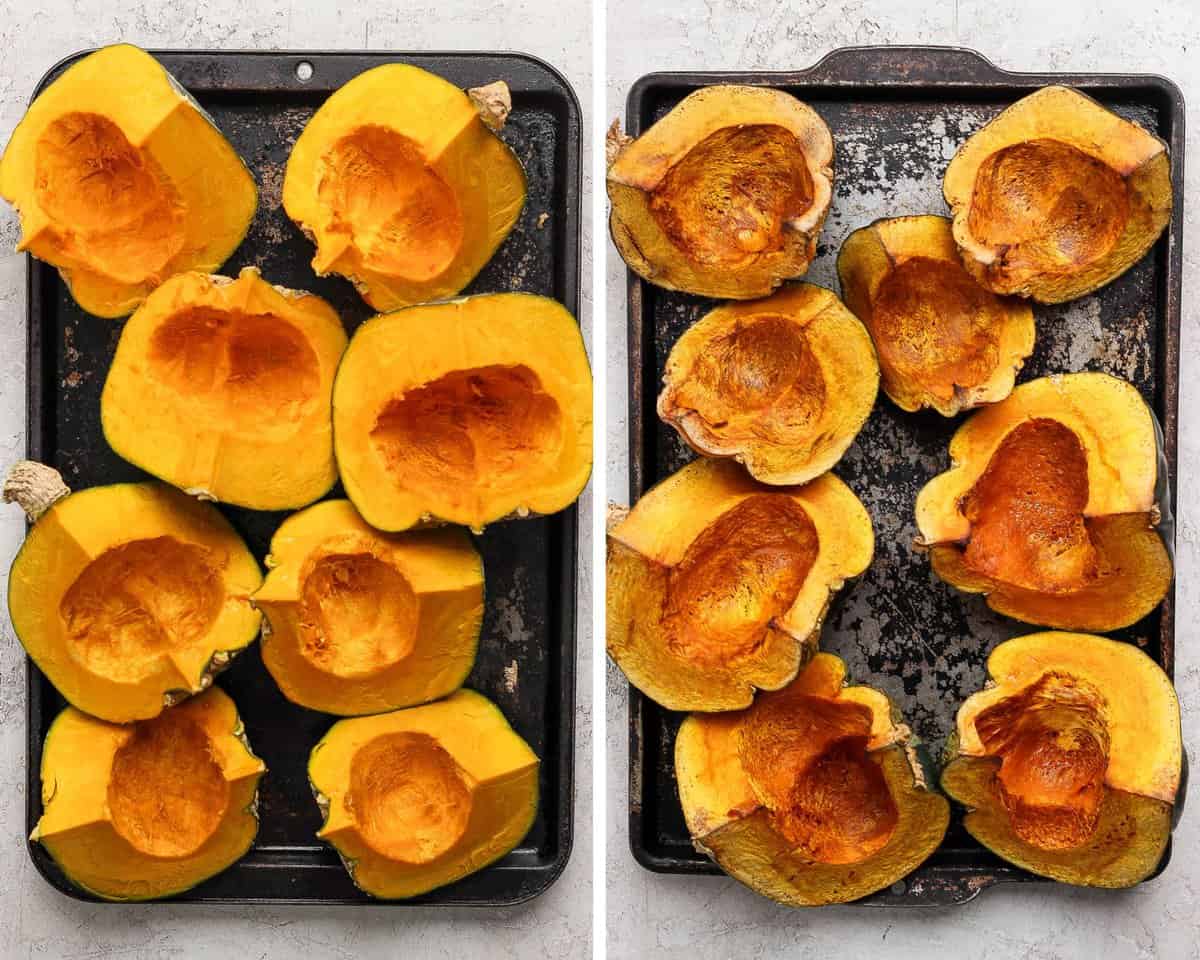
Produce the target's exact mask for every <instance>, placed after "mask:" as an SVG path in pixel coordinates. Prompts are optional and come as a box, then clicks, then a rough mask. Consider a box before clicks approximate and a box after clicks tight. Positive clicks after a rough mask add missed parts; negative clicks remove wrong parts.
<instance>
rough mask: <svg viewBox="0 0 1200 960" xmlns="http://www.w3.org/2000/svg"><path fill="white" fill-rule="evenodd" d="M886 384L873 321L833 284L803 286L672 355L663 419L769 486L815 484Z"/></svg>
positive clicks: (750, 307) (714, 318)
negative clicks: (862, 319)
mask: <svg viewBox="0 0 1200 960" xmlns="http://www.w3.org/2000/svg"><path fill="white" fill-rule="evenodd" d="M878 390H879V365H878V364H877V363H876V360H875V350H874V348H873V347H872V346H871V338H870V337H869V336H868V334H867V331H866V330H865V329H864V328H863V325H862V324H861V323H859V321H858V320H857V319H856V318H855V316H854V314H852V313H851V312H850V311H849V310H847V309H846V307H845V306H844V305H843V304H842V302H841V301H840V300H839V299H838V298H837V297H835V296H834V295H833V294H832V293H830V292H829V291H828V290H826V289H825V288H824V287H817V286H813V285H812V284H811V283H799V284H795V285H793V286H790V287H788V288H786V289H784V290H780V291H779V292H778V293H776V294H774V295H773V296H770V297H767V298H766V299H764V300H755V301H753V302H751V303H733V304H727V305H725V306H723V307H718V308H717V309H716V310H713V311H712V312H710V313H708V314H706V315H705V316H704V317H702V318H701V319H700V320H699V321H697V322H696V323H694V324H692V326H691V327H689V328H688V330H687V331H686V332H685V333H684V334H683V336H682V337H680V338H679V340H678V341H677V342H676V344H675V346H674V347H672V348H671V353H670V355H669V356H668V357H667V364H666V368H665V369H664V371H663V390H662V393H661V394H659V397H658V415H659V416H660V417H661V418H662V419H663V421H665V422H666V423H668V424H670V425H671V426H672V427H674V428H675V429H676V430H677V431H679V435H680V436H681V437H683V439H684V440H685V441H687V443H688V444H689V445H690V446H691V447H692V448H693V449H695V450H697V451H698V452H700V453H703V454H706V455H708V456H717V457H733V458H734V459H735V460H737V461H738V462H739V463H744V464H745V465H746V469H747V470H749V471H750V473H751V474H752V475H753V476H754V477H755V479H757V480H761V481H762V482H763V483H774V484H797V483H806V482H807V481H809V480H811V479H812V478H813V477H816V476H819V475H820V474H822V473H825V471H827V470H829V469H830V468H832V467H833V466H834V464H836V463H837V462H838V460H840V459H841V457H842V454H844V453H845V452H846V449H847V448H848V447H849V446H850V444H851V443H853V442H854V438H855V437H856V436H858V432H859V431H860V430H861V429H862V427H863V424H864V423H866V421H867V418H868V417H869V416H870V415H871V409H872V408H873V407H874V406H875V396H876V394H877V392H878Z"/></svg>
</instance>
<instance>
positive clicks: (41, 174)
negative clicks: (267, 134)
mask: <svg viewBox="0 0 1200 960" xmlns="http://www.w3.org/2000/svg"><path fill="white" fill-rule="evenodd" d="M0 196H3V197H4V199H5V200H7V201H8V202H9V203H11V204H12V205H13V206H14V207H15V208H16V209H17V212H18V213H19V214H20V216H21V243H20V245H19V247H18V248H17V249H18V250H28V251H29V252H30V253H32V254H33V255H34V256H35V257H37V258H38V259H40V260H45V261H46V262H47V263H50V264H53V265H54V266H55V267H57V268H58V272H59V273H60V274H62V278H63V281H64V282H65V283H66V284H67V286H68V287H69V288H70V290H71V295H72V296H73V297H74V298H75V299H76V301H78V303H79V305H80V306H81V307H83V309H84V310H86V311H88V312H89V313H94V314H96V315H97V316H101V317H121V316H124V315H125V314H127V313H129V312H130V311H131V310H133V309H134V308H135V307H137V305H138V304H139V303H141V302H142V301H143V300H144V299H145V298H146V296H147V295H148V294H149V293H150V291H151V290H153V289H154V288H155V287H157V286H158V285H159V284H160V283H162V281H163V280H165V279H166V278H167V277H170V276H173V275H174V274H176V273H182V272H184V271H186V270H200V271H203V272H208V271H212V270H216V269H217V268H218V267H220V266H221V264H222V263H224V262H225V260H226V258H228V256H229V255H230V254H231V253H233V251H234V249H235V248H236V247H237V245H238V244H239V243H241V242H242V238H243V237H245V235H246V231H247V230H248V229H249V227H250V221H251V220H252V219H253V218H254V211H255V208H256V207H257V205H258V190H257V188H256V187H255V185H254V178H253V177H252V176H251V175H250V171H249V170H247V169H246V166H245V164H244V163H243V162H242V160H241V158H239V157H238V155H237V153H235V152H234V149H233V147H232V146H230V144H229V141H227V140H226V139H225V137H224V136H223V135H222V134H221V132H220V131H219V130H218V129H217V127H216V125H215V124H214V123H213V120H212V118H211V117H209V116H208V114H206V113H205V112H204V111H203V110H202V109H200V106H199V105H198V104H197V103H196V101H195V100H193V99H192V98H191V97H190V96H189V95H188V94H187V92H186V91H185V90H184V89H183V88H182V87H181V86H180V85H179V84H178V83H177V82H176V81H175V79H174V78H173V77H172V76H171V75H170V74H169V73H167V72H166V71H165V70H164V69H163V68H162V66H160V65H159V63H158V61H157V60H155V59H154V58H153V57H151V56H150V55H149V54H148V53H146V52H144V51H142V50H139V49H138V48H137V47H131V46H128V45H127V44H118V45H116V46H112V47H104V48H102V49H100V50H97V51H96V52H95V53H92V54H89V55H88V56H86V57H83V58H82V59H80V60H78V61H76V62H75V63H74V64H72V65H71V66H70V67H69V68H67V70H66V71H65V72H64V73H63V75H62V76H60V77H59V78H58V79H56V80H55V81H54V82H53V83H51V84H50V85H49V86H48V87H46V89H45V90H43V91H42V92H41V93H40V94H38V96H37V99H35V100H34V101H33V103H32V104H31V105H30V107H29V110H28V111H26V113H25V117H24V118H23V119H22V120H21V122H20V123H19V124H17V128H16V129H15V130H14V131H13V135H12V139H10V140H9V142H8V146H7V148H5V151H4V156H3V158H0Z"/></svg>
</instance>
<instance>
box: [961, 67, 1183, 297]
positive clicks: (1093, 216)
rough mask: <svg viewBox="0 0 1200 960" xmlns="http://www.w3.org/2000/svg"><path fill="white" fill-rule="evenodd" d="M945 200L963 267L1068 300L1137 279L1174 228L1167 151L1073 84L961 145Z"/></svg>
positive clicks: (1028, 292)
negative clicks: (1141, 264) (1134, 271)
mask: <svg viewBox="0 0 1200 960" xmlns="http://www.w3.org/2000/svg"><path fill="white" fill-rule="evenodd" d="M942 192H943V193H944V194H945V197H946V202H947V203H948V204H949V205H950V208H951V210H952V212H953V216H954V239H955V241H956V242H957V243H958V246H959V248H960V250H961V252H962V260H963V264H964V265H965V266H966V268H967V270H969V271H970V272H971V274H972V275H973V276H974V277H975V278H976V279H977V280H978V281H979V282H980V283H981V284H982V285H983V286H985V287H987V288H988V289H989V290H992V291H994V292H995V293H1000V294H1018V295H1020V296H1023V297H1031V298H1032V299H1034V300H1037V301H1039V302H1040V303H1062V302H1063V301H1065V300H1073V299H1075V298H1076V297H1082V296H1083V295H1084V294H1087V293H1091V292H1092V291H1093V290H1096V289H1098V288H1100V287H1102V286H1104V285H1105V284H1106V283H1108V282H1110V281H1112V280H1115V279H1116V278H1117V277H1119V276H1120V275H1121V274H1122V273H1124V272H1125V271H1126V270H1128V269H1129V268H1130V267H1131V266H1133V264H1135V263H1136V262H1137V261H1138V260H1140V259H1141V258H1142V256H1143V255H1144V254H1145V253H1146V251H1147V250H1149V249H1150V248H1151V247H1152V246H1153V245H1154V241H1155V240H1157V239H1158V237H1159V235H1160V234H1161V233H1162V232H1163V229H1164V228H1165V227H1166V225H1167V223H1168V221H1170V219H1171V208H1172V199H1171V195H1172V188H1171V160H1170V157H1169V156H1168V154H1167V145H1166V144H1165V143H1163V141H1162V140H1160V139H1159V138H1158V137H1156V136H1154V135H1153V134H1151V133H1149V132H1148V131H1146V130H1144V129H1143V128H1142V127H1140V126H1138V125H1137V124H1136V123H1132V122H1130V121H1128V120H1125V119H1122V118H1121V117H1119V116H1117V115H1116V114H1115V113H1113V112H1111V111H1110V110H1107V109H1106V108H1104V107H1102V106H1101V105H1100V104H1099V103H1097V102H1096V101H1095V100H1093V99H1092V98H1091V97H1088V96H1085V95H1084V94H1082V93H1080V92H1079V91H1078V90H1072V89H1070V88H1069V87H1057V86H1055V87H1044V88H1043V89H1041V90H1038V91H1037V92H1036V93H1031V94H1030V95H1029V96H1027V97H1025V98H1024V99H1022V100H1018V101H1017V102H1016V103H1014V104H1013V105H1012V106H1010V107H1009V108H1008V109H1006V110H1005V111H1003V112H1002V113H1001V114H1000V115H999V116H997V117H996V118H995V119H994V120H992V121H991V122H990V123H988V124H987V126H985V127H984V128H983V129H982V130H979V131H978V132H977V133H975V134H973V135H972V136H971V138H970V139H969V140H967V142H966V143H964V144H963V145H962V147H960V148H959V150H958V152H957V153H956V154H955V155H954V159H953V160H951V161H950V165H949V166H948V167H947V168H946V175H945V178H944V180H943V181H942Z"/></svg>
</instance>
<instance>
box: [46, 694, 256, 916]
mask: <svg viewBox="0 0 1200 960" xmlns="http://www.w3.org/2000/svg"><path fill="white" fill-rule="evenodd" d="M265 769H266V768H265V767H264V765H263V763H262V761H261V760H259V759H258V757H256V756H255V755H254V754H253V753H252V752H251V750H250V747H249V745H248V744H247V742H246V739H245V736H244V734H243V732H242V726H241V720H240V719H239V717H238V714H237V710H236V708H235V706H234V704H233V701H232V700H230V699H229V697H228V696H227V695H226V694H225V693H224V692H222V691H221V690H219V689H212V690H209V691H207V692H206V693H202V694H200V695H199V696H196V697H192V698H191V699H189V700H187V701H186V702H184V703H183V704H181V705H179V706H176V707H173V708H172V709H170V710H168V711H166V712H164V713H162V714H161V715H159V716H157V717H154V718H153V719H149V720H142V721H139V722H138V723H135V724H130V725H117V724H112V723H106V722H104V721H101V720H97V719H95V718H94V717H90V716H88V715H86V714H84V713H82V712H80V711H78V710H76V709H75V708H74V707H68V708H67V709H66V710H64V711H63V712H62V713H61V714H59V716H58V718H57V719H56V720H55V721H54V723H53V724H52V725H51V727H50V732H49V733H48V734H47V735H46V742H45V744H44V746H43V752H42V803H43V812H42V817H41V819H40V820H39V821H38V824H37V827H36V828H35V830H34V832H33V839H34V840H36V841H38V842H40V843H41V844H42V845H43V846H44V847H45V848H46V849H47V850H48V851H49V853H50V855H51V856H52V857H53V858H54V859H55V860H56V861H57V862H58V864H59V866H60V867H62V870H63V873H64V874H66V876H67V878H68V879H69V880H70V881H71V882H72V883H74V884H75V885H76V886H78V887H80V888H81V889H83V890H86V891H88V892H90V893H92V894H95V895H96V896H99V897H103V898H105V899H108V900H149V899H156V898H160V897H167V896H171V895H173V894H176V893H181V892H182V891H184V890H187V889H189V888H191V887H193V886H195V885H196V884H198V883H200V882H201V881H202V880H205V879H207V878H208V877H211V876H213V875H214V874H216V873H218V872H220V871H221V870H224V869H225V868H226V867H228V866H229V865H230V864H232V863H233V862H234V861H236V860H237V859H238V858H240V857H241V856H242V855H243V854H244V853H245V852H246V851H247V850H248V849H249V848H250V845H251V843H252V842H253V841H254V836H255V833H256V832H257V830H258V819H257V816H256V813H255V807H256V795H257V790H258V781H259V779H260V778H261V777H262V775H263V773H264V772H265Z"/></svg>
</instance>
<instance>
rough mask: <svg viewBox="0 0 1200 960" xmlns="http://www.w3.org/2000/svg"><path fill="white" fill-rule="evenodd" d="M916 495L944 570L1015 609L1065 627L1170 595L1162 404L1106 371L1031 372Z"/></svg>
mask: <svg viewBox="0 0 1200 960" xmlns="http://www.w3.org/2000/svg"><path fill="white" fill-rule="evenodd" d="M950 459H951V468H950V469H949V470H948V471H946V472H945V473H943V474H940V475H939V476H937V477H934V478H933V480H931V481H930V482H929V483H928V484H926V485H925V487H924V489H922V490H921V492H920V494H918V496H917V526H918V528H919V529H920V537H919V540H918V546H922V547H928V548H929V551H930V558H931V561H932V564H933V570H934V572H935V573H936V574H937V575H938V576H939V577H941V578H942V579H943V580H945V581H946V582H947V583H949V584H951V585H952V586H954V587H957V588H958V589H959V590H964V591H966V592H968V593H983V594H986V596H987V603H988V606H989V607H991V608H992V609H993V610H996V611H998V612H999V613H1003V614H1005V615H1006V616H1010V617H1014V618H1015V619H1017V620H1023V621H1025V622H1026V623H1036V624H1041V625H1043V626H1049V627H1058V628H1061V629H1066V630H1090V631H1101V632H1106V631H1109V630H1117V629H1119V628H1121V627H1126V626H1129V625H1130V624H1133V623H1136V622H1137V621H1138V620H1140V619H1141V618H1142V617H1144V616H1146V614H1148V613H1150V612H1151V611H1152V610H1153V609H1154V608H1155V607H1156V606H1158V604H1159V603H1160V602H1162V599H1163V597H1164V596H1166V593H1167V590H1168V589H1169V588H1170V585H1171V578H1172V575H1173V571H1172V565H1171V558H1170V555H1169V554H1168V552H1167V548H1166V545H1165V544H1164V543H1163V540H1162V537H1161V536H1160V535H1159V533H1158V531H1157V530H1156V529H1155V527H1156V524H1157V523H1158V513H1159V507H1158V505H1157V504H1156V502H1155V496H1156V481H1157V479H1158V465H1159V459H1158V451H1157V435H1156V427H1155V423H1154V415H1153V414H1152V413H1151V412H1150V408H1149V407H1147V406H1146V404H1145V402H1144V401H1143V400H1142V398H1141V395H1140V394H1139V393H1138V392H1137V390H1136V389H1135V388H1134V387H1133V386H1132V385H1131V384H1129V383H1127V382H1126V381H1124V380H1119V379H1117V378H1116V377H1112V376H1109V375H1108V374H1104V373H1073V374H1066V375H1063V376H1054V377H1046V378H1043V379H1040V380H1031V381H1029V382H1028V383H1023V384H1021V385H1020V386H1019V387H1017V388H1016V389H1015V390H1014V391H1013V392H1012V394H1011V395H1010V396H1009V397H1008V399H1007V400H1004V401H1002V402H1000V403H998V404H995V405H994V406H991V407H988V408H987V409H985V410H982V411H980V412H979V413H976V414H975V415H973V416H972V417H971V419H969V420H968V421H967V422H966V423H965V424H963V426H962V427H960V428H959V430H958V431H957V432H956V433H955V435H954V438H953V439H952V440H951V441H950Z"/></svg>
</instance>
